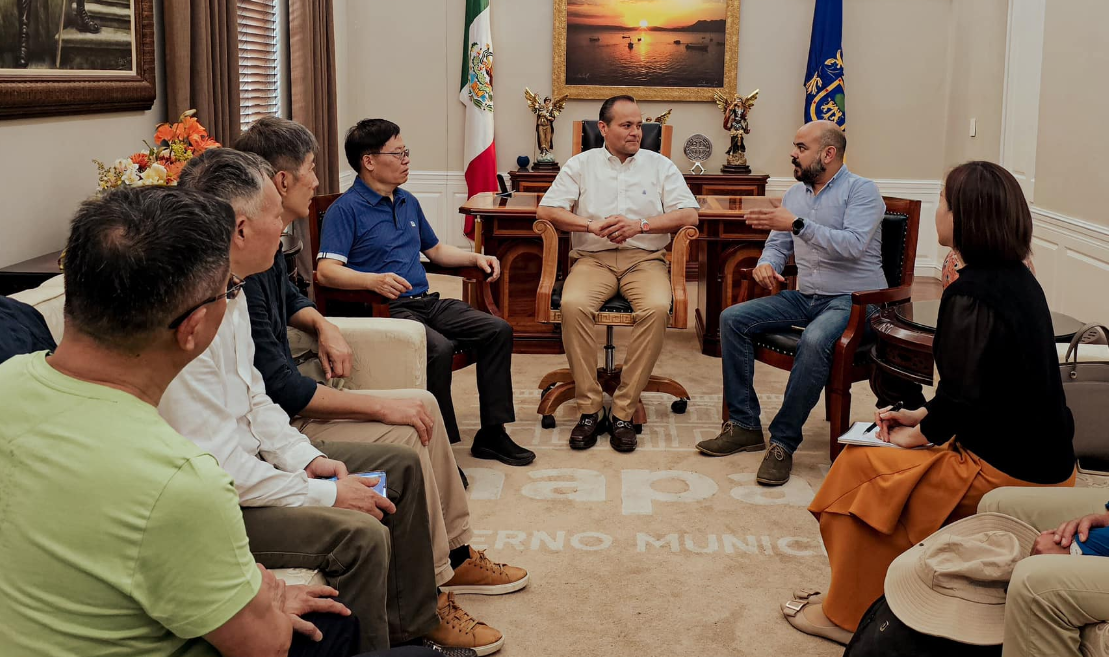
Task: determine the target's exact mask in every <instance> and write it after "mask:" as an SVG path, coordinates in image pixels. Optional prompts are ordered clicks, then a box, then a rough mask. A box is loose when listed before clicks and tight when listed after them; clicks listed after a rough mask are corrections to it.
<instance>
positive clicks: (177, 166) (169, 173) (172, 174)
mask: <svg viewBox="0 0 1109 657" xmlns="http://www.w3.org/2000/svg"><path fill="white" fill-rule="evenodd" d="M165 167H166V184H169V185H174V184H176V183H177V177H178V176H179V175H181V169H184V168H185V163H184V162H170V163H169V164H167V165H165Z"/></svg>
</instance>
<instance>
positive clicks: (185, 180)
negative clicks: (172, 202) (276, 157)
mask: <svg viewBox="0 0 1109 657" xmlns="http://www.w3.org/2000/svg"><path fill="white" fill-rule="evenodd" d="M273 175H274V172H273V167H272V166H270V163H269V162H266V161H265V160H263V159H262V158H261V157H259V156H257V155H255V154H254V153H244V152H242V151H237V150H234V149H232V148H210V149H208V150H206V151H204V152H203V153H201V154H200V155H198V156H196V157H194V158H193V159H191V160H189V163H188V164H186V165H185V168H184V169H182V170H181V177H180V178H179V179H178V181H177V184H178V185H179V186H181V187H186V188H189V189H195V190H197V191H201V192H205V193H207V194H211V195H212V196H216V197H218V198H221V199H223V200H225V201H227V202H228V203H230V204H231V207H233V208H235V212H237V213H239V214H243V215H246V216H247V217H251V218H253V217H256V216H258V213H259V212H261V211H262V203H263V200H264V192H265V190H266V185H267V184H268V183H269V181H270V179H271V178H273Z"/></svg>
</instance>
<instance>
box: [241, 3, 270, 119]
mask: <svg viewBox="0 0 1109 657" xmlns="http://www.w3.org/2000/svg"><path fill="white" fill-rule="evenodd" d="M237 3H238V12H239V18H238V28H239V121H240V127H241V128H242V129H243V130H246V129H247V128H248V127H250V124H252V123H254V122H255V121H256V120H258V119H260V118H262V117H263V116H276V115H277V114H278V112H279V111H280V108H281V103H280V98H279V97H278V66H279V63H278V51H277V48H278V45H279V44H278V40H277V0H237Z"/></svg>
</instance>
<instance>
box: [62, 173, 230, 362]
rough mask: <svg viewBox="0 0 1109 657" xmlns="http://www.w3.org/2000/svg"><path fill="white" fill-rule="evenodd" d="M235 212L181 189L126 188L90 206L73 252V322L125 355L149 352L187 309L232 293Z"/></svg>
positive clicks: (69, 279) (68, 274)
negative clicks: (160, 334)
mask: <svg viewBox="0 0 1109 657" xmlns="http://www.w3.org/2000/svg"><path fill="white" fill-rule="evenodd" d="M234 227H235V213H234V211H233V210H232V209H231V206H230V205H228V204H227V203H226V202H224V201H222V200H220V199H217V198H215V197H213V196H208V195H207V194H201V193H199V192H196V191H192V190H187V189H179V188H175V187H137V188H132V187H123V188H119V189H117V190H114V191H111V192H109V193H107V194H105V195H104V196H102V197H100V198H94V199H91V200H88V201H85V202H84V203H82V204H81V207H80V208H79V209H78V210H77V214H76V215H75V216H74V217H73V221H72V222H71V224H70V231H69V240H68V242H67V244H66V249H65V263H64V264H65V266H64V271H63V273H64V275H65V316H66V319H67V320H68V323H69V325H70V326H72V328H74V329H76V330H77V331H78V332H80V333H82V334H84V335H87V336H89V337H91V338H92V339H93V340H95V341H96V342H97V343H99V344H100V345H101V346H104V347H106V348H108V349H111V350H113V351H118V352H121V353H136V352H141V351H142V350H143V349H145V348H146V347H148V346H150V345H151V344H152V343H153V342H154V340H155V336H156V335H157V333H158V332H159V331H162V330H167V329H168V326H169V323H170V322H171V321H173V318H174V317H176V316H177V315H178V314H180V313H181V312H182V311H184V310H185V309H186V308H188V307H190V306H192V305H195V304H197V303H199V302H200V301H201V300H203V299H205V298H207V297H209V296H211V295H212V294H214V293H218V291H219V290H222V289H225V287H224V286H226V284H227V278H228V275H229V273H230V262H229V257H230V256H229V253H230V249H231V232H232V230H233V229H234Z"/></svg>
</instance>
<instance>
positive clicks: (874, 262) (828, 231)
mask: <svg viewBox="0 0 1109 657" xmlns="http://www.w3.org/2000/svg"><path fill="white" fill-rule="evenodd" d="M846 148H847V137H846V135H845V134H844V133H843V131H842V130H840V128H839V126H837V125H836V124H834V123H831V122H829V121H814V122H813V123H809V124H807V125H805V126H804V127H802V128H801V129H800V130H798V131H797V135H796V136H795V137H794V140H793V153H792V154H791V159H792V162H793V176H794V178H797V180H798V181H800V182H799V183H798V184H796V185H794V186H793V187H790V188H789V191H787V192H786V193H785V196H784V197H782V200H781V202H780V203H778V202H776V201H775V202H774V203H773V206H774V207H772V208H767V209H755V210H751V211H749V212H748V213H747V223H748V224H750V225H751V226H752V227H754V228H759V229H763V230H766V229H769V230H770V231H771V233H770V237H769V238H768V239H767V240H766V246H765V248H764V249H763V252H762V257H761V258H759V262H758V265H757V266H756V267H755V270H754V278H755V281H756V282H758V283H759V284H760V285H762V286H763V287H766V288H771V287H772V286H773V285H774V283H775V282H779V283H780V282H784V281H785V279H784V278H783V277H782V275H781V272H782V269H783V268H784V267H785V265H786V262H787V261H788V260H789V257H790V256H791V255H792V256H793V257H794V259H795V260H796V262H797V272H798V274H797V289H796V290H783V291H782V292H780V293H778V294H776V295H773V296H768V297H763V298H760V299H754V300H751V301H747V302H745V303H741V304H738V305H735V306H731V307H730V308H727V309H725V310H724V312H723V313H721V315H720V342H721V351H722V352H723V367H724V400H725V403H726V404H727V408H728V415H729V418H730V419H729V420H728V421H727V422H725V423H724V427H723V429H722V430H721V432H720V435H718V436H717V437H716V438H713V439H711V440H705V441H702V442H700V443H698V444H697V449H698V450H699V451H701V452H702V453H704V454H708V455H710V456H725V455H728V454H735V453H737V452H749V451H761V450H762V449H764V448H765V447H766V443H765V441H764V439H763V433H762V423H761V421H760V419H759V414H760V409H759V400H758V397H757V396H756V394H755V391H754V388H753V385H752V382H753V379H754V367H755V358H754V346H753V345H752V342H751V336H753V335H755V334H758V333H764V332H767V331H776V330H781V329H786V328H789V327H791V326H798V327H803V328H804V329H805V330H804V333H803V334H802V336H801V341H800V343H799V344H798V346H797V355H796V357H795V358H794V361H793V370H792V371H791V372H790V375H789V383H788V384H787V385H786V392H785V398H784V399H783V401H782V407H781V409H780V410H779V411H778V414H777V415H776V416H775V418H774V421H773V422H771V424H770V448H769V449H767V450H766V456H765V457H764V458H763V461H762V465H761V466H760V467H759V472H758V475H757V477H756V481H758V482H759V483H760V484H763V485H766V486H780V485H782V484H784V483H786V482H787V481H789V473H790V470H791V469H792V467H793V452H794V451H796V450H797V447H798V446H799V445H800V444H801V440H802V435H801V427H802V425H803V424H804V423H805V420H806V419H807V418H808V416H809V412H810V411H812V409H813V407H814V406H816V402H817V401H818V400H819V399H820V390H821V389H822V388H823V387H824V386H825V384H827V382H828V372H829V369H830V368H831V364H832V349H833V347H834V346H835V343H836V341H837V340H838V339H839V337H840V336H841V335H842V334H843V331H844V329H845V328H847V320H848V318H849V317H850V315H851V293H852V292H860V291H863V290H874V289H881V288H884V287H887V284H886V276H885V274H884V273H883V271H882V235H881V232H880V231H879V230H878V228H879V226H880V225H881V223H882V217H883V216H884V215H885V211H886V205H885V203H884V202H883V201H882V195H881V194H880V193H879V192H878V186H877V185H875V184H874V182H873V181H870V180H867V179H865V178H860V177H859V176H856V175H855V174H853V173H851V172H850V171H848V170H847V167H846V166H845V165H844V163H843V154H844V151H845V150H846Z"/></svg>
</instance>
